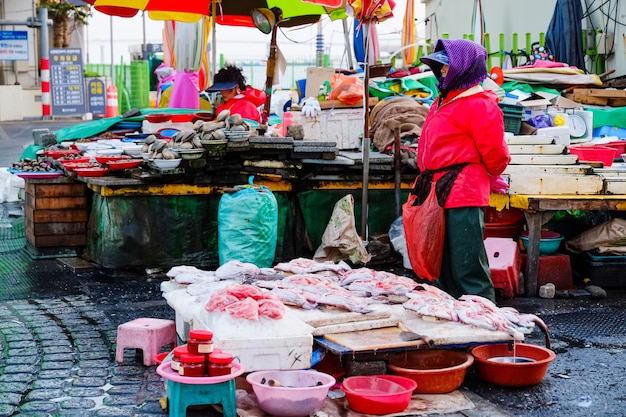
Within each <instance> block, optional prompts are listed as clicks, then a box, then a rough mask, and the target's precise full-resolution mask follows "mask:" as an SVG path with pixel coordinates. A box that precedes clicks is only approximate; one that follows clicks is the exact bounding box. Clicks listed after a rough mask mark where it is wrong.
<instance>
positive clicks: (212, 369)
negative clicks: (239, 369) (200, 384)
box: [208, 352, 233, 376]
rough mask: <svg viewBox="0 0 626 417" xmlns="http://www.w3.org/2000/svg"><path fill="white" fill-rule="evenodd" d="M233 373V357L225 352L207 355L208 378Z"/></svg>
mask: <svg viewBox="0 0 626 417" xmlns="http://www.w3.org/2000/svg"><path fill="white" fill-rule="evenodd" d="M232 372H233V355H231V354H230V353H226V352H213V353H211V354H209V369H208V373H209V376H222V375H229V374H231V373H232Z"/></svg>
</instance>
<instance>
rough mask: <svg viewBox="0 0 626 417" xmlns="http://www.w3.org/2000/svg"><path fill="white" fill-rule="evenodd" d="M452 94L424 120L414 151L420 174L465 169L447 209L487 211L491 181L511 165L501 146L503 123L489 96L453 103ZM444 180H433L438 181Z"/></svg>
mask: <svg viewBox="0 0 626 417" xmlns="http://www.w3.org/2000/svg"><path fill="white" fill-rule="evenodd" d="M460 93H462V91H455V92H451V93H450V94H449V95H448V97H447V100H446V101H445V102H444V103H443V104H442V105H441V106H438V103H437V101H435V102H434V103H433V105H432V107H431V109H430V111H429V113H428V116H427V117H426V121H425V122H424V126H423V128H422V135H421V136H420V139H419V143H418V149H417V162H418V166H419V168H420V170H421V171H423V170H425V169H429V170H435V169H439V168H443V167H448V166H451V165H455V164H460V163H469V165H467V166H466V167H465V168H463V170H462V171H461V173H460V174H459V175H458V177H457V179H456V181H455V182H454V185H453V187H452V191H451V192H450V196H449V197H448V200H447V201H446V204H445V206H444V207H445V208H458V207H485V206H488V205H489V195H490V185H491V184H490V179H489V175H492V176H498V175H500V174H501V173H502V172H503V171H504V169H505V168H506V167H507V165H508V164H509V162H510V161H511V157H510V155H509V150H508V147H507V145H506V142H505V141H504V117H503V114H502V110H500V108H499V107H498V98H497V96H496V95H495V94H494V93H493V92H491V91H481V92H478V93H476V94H472V95H469V96H462V97H457V96H458V95H459V94H460ZM441 175H442V174H440V173H439V174H435V177H434V179H435V180H437V179H439V177H440V176H441Z"/></svg>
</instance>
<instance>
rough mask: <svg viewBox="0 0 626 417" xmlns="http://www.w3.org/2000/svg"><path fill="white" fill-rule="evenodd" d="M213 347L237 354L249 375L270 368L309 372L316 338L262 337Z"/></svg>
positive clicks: (217, 343)
mask: <svg viewBox="0 0 626 417" xmlns="http://www.w3.org/2000/svg"><path fill="white" fill-rule="evenodd" d="M213 346H215V347H217V348H220V349H222V350H223V351H224V352H228V353H231V354H233V355H234V356H235V357H236V358H237V359H238V360H239V362H240V363H241V364H242V365H243V366H244V368H245V370H246V372H252V371H261V370H266V369H283V370H284V369H307V368H310V367H311V356H312V354H313V336H312V335H310V334H308V335H301V336H295V337H293V336H284V337H261V338H242V339H226V340H221V339H219V338H218V337H215V336H214V337H213Z"/></svg>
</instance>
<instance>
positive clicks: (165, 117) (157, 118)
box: [144, 113, 172, 123]
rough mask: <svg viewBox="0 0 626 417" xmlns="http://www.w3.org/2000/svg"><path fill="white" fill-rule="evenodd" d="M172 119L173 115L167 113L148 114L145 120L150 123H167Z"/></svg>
mask: <svg viewBox="0 0 626 417" xmlns="http://www.w3.org/2000/svg"><path fill="white" fill-rule="evenodd" d="M171 117H172V116H171V115H169V114H165V113H152V114H146V115H145V116H144V119H146V120H147V121H149V122H150V123H165V122H168V121H170V119H171Z"/></svg>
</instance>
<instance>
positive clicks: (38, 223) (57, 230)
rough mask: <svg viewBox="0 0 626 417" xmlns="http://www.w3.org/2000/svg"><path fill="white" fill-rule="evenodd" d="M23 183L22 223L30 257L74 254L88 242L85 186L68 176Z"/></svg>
mask: <svg viewBox="0 0 626 417" xmlns="http://www.w3.org/2000/svg"><path fill="white" fill-rule="evenodd" d="M25 183H26V184H25V187H24V188H25V191H26V198H25V204H24V226H25V234H26V241H27V245H26V248H27V250H28V252H29V254H30V255H31V257H33V258H47V257H58V256H64V255H66V256H75V255H76V254H77V250H78V249H79V248H80V247H82V246H85V244H86V242H87V233H86V230H87V218H88V211H87V210H88V204H87V186H86V185H85V184H84V183H82V182H75V181H74V180H73V179H71V178H68V177H59V178H55V179H52V180H40V179H35V180H26V182H25Z"/></svg>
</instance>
